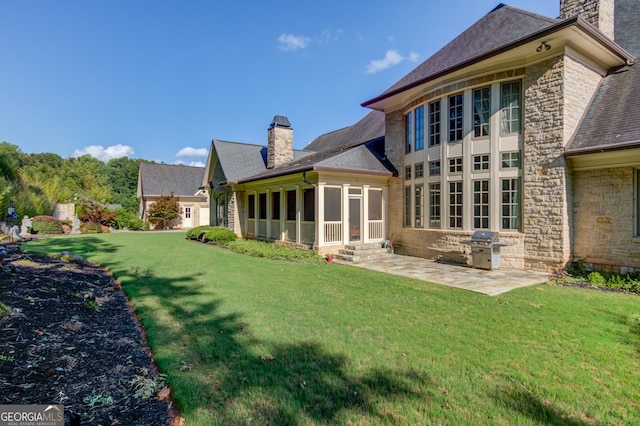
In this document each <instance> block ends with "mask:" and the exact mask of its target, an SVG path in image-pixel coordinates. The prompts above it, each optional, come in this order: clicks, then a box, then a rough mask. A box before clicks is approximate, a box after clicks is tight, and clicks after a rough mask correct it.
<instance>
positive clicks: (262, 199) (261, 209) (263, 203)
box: [258, 192, 267, 219]
mask: <svg viewBox="0 0 640 426" xmlns="http://www.w3.org/2000/svg"><path fill="white" fill-rule="evenodd" d="M266 218H267V193H266V192H263V193H262V194H258V219H266Z"/></svg>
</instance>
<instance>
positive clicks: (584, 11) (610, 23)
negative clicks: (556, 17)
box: [560, 0, 615, 39]
mask: <svg viewBox="0 0 640 426" xmlns="http://www.w3.org/2000/svg"><path fill="white" fill-rule="evenodd" d="M614 11H615V0H561V1H560V18H562V19H566V18H572V17H574V16H576V15H580V16H581V17H582V18H584V19H586V20H587V21H588V22H589V23H590V24H592V25H593V26H595V27H596V28H599V29H600V31H602V32H603V33H604V34H605V35H607V36H608V37H609V38H611V39H613V38H614V37H613V36H614Z"/></svg>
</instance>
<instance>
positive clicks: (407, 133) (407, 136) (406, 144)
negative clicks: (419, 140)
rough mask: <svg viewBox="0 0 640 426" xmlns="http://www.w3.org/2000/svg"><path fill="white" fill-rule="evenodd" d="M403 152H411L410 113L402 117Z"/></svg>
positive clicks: (411, 127)
mask: <svg viewBox="0 0 640 426" xmlns="http://www.w3.org/2000/svg"><path fill="white" fill-rule="evenodd" d="M404 123H405V126H404V152H405V154H408V153H410V152H411V138H412V136H413V135H412V133H413V132H412V130H413V126H412V123H411V113H408V114H407V115H405V116H404Z"/></svg>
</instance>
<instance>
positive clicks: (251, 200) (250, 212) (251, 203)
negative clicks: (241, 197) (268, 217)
mask: <svg viewBox="0 0 640 426" xmlns="http://www.w3.org/2000/svg"><path fill="white" fill-rule="evenodd" d="M247 217H248V218H249V219H255V218H256V196H255V194H249V196H248V197H247Z"/></svg>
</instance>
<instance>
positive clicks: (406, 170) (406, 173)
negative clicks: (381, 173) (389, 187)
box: [404, 165, 411, 180]
mask: <svg viewBox="0 0 640 426" xmlns="http://www.w3.org/2000/svg"><path fill="white" fill-rule="evenodd" d="M404 180H411V165H408V166H404Z"/></svg>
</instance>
